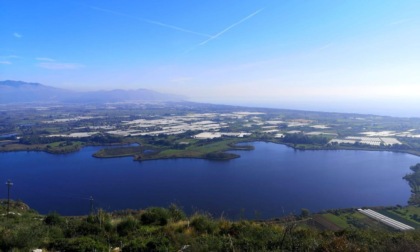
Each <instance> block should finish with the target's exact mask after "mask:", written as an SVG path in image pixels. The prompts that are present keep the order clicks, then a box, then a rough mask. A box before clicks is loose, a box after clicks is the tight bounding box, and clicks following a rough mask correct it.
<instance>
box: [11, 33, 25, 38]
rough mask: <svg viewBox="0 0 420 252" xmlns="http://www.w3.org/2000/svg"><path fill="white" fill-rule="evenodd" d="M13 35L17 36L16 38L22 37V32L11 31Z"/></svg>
mask: <svg viewBox="0 0 420 252" xmlns="http://www.w3.org/2000/svg"><path fill="white" fill-rule="evenodd" d="M13 36H14V37H15V38H18V39H20V38H22V37H23V36H22V34H20V33H17V32H14V33H13Z"/></svg>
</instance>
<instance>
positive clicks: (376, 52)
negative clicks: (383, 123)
mask: <svg viewBox="0 0 420 252" xmlns="http://www.w3.org/2000/svg"><path fill="white" fill-rule="evenodd" d="M0 9H1V10H2V13H1V15H0V79H2V80H4V79H13V80H23V81H30V82H40V83H43V84H47V85H51V86H55V87H61V88H67V89H73V90H98V89H107V90H109V89H116V88H123V89H136V88H149V89H153V90H157V91H162V92H170V93H177V94H183V95H187V96H189V97H190V98H191V99H192V100H194V101H205V102H214V103H231V104H242V105H261V106H268V105H269V106H274V107H287V108H299V109H320V110H327V111H342V110H346V111H350V112H360V111H359V110H361V111H366V112H375V111H374V110H375V109H376V108H377V109H382V110H384V112H383V113H386V112H387V111H389V109H390V108H395V107H397V106H398V107H399V111H403V110H404V111H406V110H407V109H408V108H412V107H413V106H415V105H417V106H418V105H420V103H419V102H418V101H417V100H420V99H418V97H419V94H420V1H409V0H407V1H386V0H381V1H374V0H372V1H356V0H353V1H333V0H331V1H316V0H314V1H285V0H284V1H282V0H275V1H269V0H261V1H245V0H242V1H235V0H232V1H221V0H220V1H219V0H211V1H210V0H202V1H186V0H184V1H169V0H166V1H162V0H155V1H77V0H74V1H66V0H62V1H56V0H55V1H48V0H43V1H22V0H2V1H0ZM387 106H388V107H389V109H387ZM369 109H370V110H369ZM379 113H380V112H379ZM395 113H396V114H398V113H400V112H395ZM419 113H420V112H419ZM408 114H410V113H408Z"/></svg>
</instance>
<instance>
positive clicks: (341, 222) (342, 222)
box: [322, 213, 350, 229]
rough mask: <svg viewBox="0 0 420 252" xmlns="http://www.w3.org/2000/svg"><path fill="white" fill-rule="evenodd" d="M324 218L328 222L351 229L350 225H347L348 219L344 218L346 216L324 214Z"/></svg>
mask: <svg viewBox="0 0 420 252" xmlns="http://www.w3.org/2000/svg"><path fill="white" fill-rule="evenodd" d="M322 217H324V218H325V219H327V220H328V221H331V222H332V223H334V224H335V225H337V226H339V227H341V228H343V229H345V228H349V227H350V225H349V224H348V223H347V221H346V219H345V218H343V217H345V216H344V215H340V216H337V215H334V214H332V213H327V214H323V215H322Z"/></svg>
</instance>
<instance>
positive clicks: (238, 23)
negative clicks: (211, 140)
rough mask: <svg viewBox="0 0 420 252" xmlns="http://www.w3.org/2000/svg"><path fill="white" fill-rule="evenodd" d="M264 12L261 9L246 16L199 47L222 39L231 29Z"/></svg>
mask: <svg viewBox="0 0 420 252" xmlns="http://www.w3.org/2000/svg"><path fill="white" fill-rule="evenodd" d="M263 10H264V8H262V9H259V10H257V11H255V12H253V13H251V14H250V15H248V16H246V17H245V18H243V19H241V20H239V21H238V22H236V23H234V24H232V25H230V26H228V27H227V28H225V29H224V30H222V31H221V32H219V33H217V34H216V35H214V36H210V38H208V39H207V40H205V41H203V42H201V43H200V44H198V45H199V46H201V45H205V44H207V43H208V42H210V41H212V40H213V39H216V38H218V37H220V36H221V35H223V34H224V33H226V32H227V31H229V30H230V29H232V28H233V27H235V26H237V25H240V24H241V23H243V22H245V21H246V20H248V19H250V18H252V17H253V16H255V15H257V14H258V13H260V12H261V11H263Z"/></svg>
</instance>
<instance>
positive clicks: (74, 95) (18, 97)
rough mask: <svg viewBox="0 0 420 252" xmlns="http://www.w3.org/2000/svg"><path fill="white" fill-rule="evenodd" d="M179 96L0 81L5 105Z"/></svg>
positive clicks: (180, 98) (177, 98)
mask: <svg viewBox="0 0 420 252" xmlns="http://www.w3.org/2000/svg"><path fill="white" fill-rule="evenodd" d="M185 99H186V98H185V97H183V96H179V95H172V94H166V93H160V92H156V91H153V90H149V89H135V90H122V89H116V90H110V91H89V92H78V91H72V90H67V89H61V88H55V87H51V86H46V85H43V84H40V83H29V82H23V81H13V80H6V81H0V104H6V103H9V104H10V103H118V102H168V101H183V100H185Z"/></svg>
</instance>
